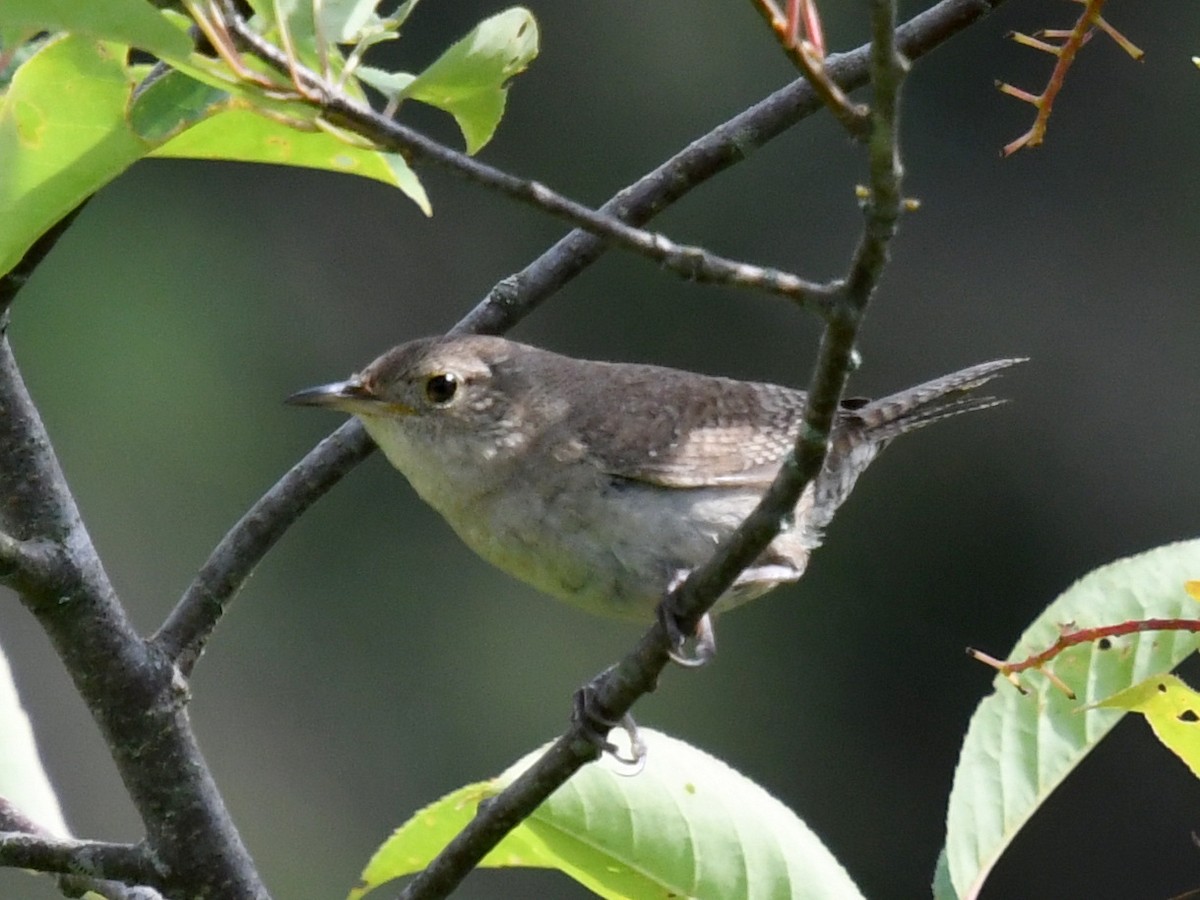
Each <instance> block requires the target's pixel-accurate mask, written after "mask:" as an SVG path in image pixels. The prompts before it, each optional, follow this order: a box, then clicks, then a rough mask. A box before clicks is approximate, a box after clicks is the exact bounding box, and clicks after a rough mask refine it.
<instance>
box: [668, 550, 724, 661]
mask: <svg viewBox="0 0 1200 900" xmlns="http://www.w3.org/2000/svg"><path fill="white" fill-rule="evenodd" d="M686 577H687V573H686V572H681V573H679V574H678V575H676V577H675V579H674V580H673V581H672V582H671V585H670V586H669V587H668V588H667V594H666V596H665V597H663V599H662V602H661V603H659V604H658V610H657V615H658V621H659V624H661V625H662V628H663V631H665V632H666V634H667V643H668V646H669V649H668V650H667V656H668V657H670V659H671V662H673V663H675V664H677V665H680V666H683V667H684V668H685V669H698V668H700V667H701V666H703V665H707V664H708V663H709V662H711V661H712V658H713V657H714V656H716V655H717V634H716V632H715V631H714V630H713V624H712V618H711V617H710V616H709V615H708V613H705V614H704V615H703V616H701V617H700V621H699V622H697V623H696V628H695V630H694V631H692V633H691V634H688V633H687V632H686V631H685V630H684V629H683V628H682V627H680V625H679V616H678V614H677V613H676V612H675V603H674V600H673V599H672V598H673V597H674V596H675V588H677V587H679V585H680V584H681V583H682V582H683V579H685V578H686ZM689 641H691V642H693V647H692V653H691V654H690V655H689V654H687V653H684V652H683V651H684V649H685V648H686V647H687V645H688V642H689Z"/></svg>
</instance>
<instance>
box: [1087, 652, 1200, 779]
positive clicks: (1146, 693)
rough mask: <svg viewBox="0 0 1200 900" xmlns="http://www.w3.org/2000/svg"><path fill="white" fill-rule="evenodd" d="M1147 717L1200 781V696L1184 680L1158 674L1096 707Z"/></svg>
mask: <svg viewBox="0 0 1200 900" xmlns="http://www.w3.org/2000/svg"><path fill="white" fill-rule="evenodd" d="M1095 705H1096V706H1099V707H1104V708H1106V709H1126V710H1129V711H1130V712H1139V713H1141V714H1142V715H1143V716H1145V717H1146V721H1147V722H1148V723H1149V724H1150V728H1151V729H1152V730H1153V731H1154V736H1155V737H1157V738H1158V739H1159V740H1160V741H1162V743H1163V745H1164V746H1165V747H1166V748H1167V749H1168V750H1170V751H1171V752H1172V753H1174V754H1175V755H1176V756H1178V757H1179V758H1180V759H1182V760H1183V761H1184V762H1185V763H1186V764H1187V767H1188V768H1189V769H1191V770H1192V774H1193V775H1195V776H1196V777H1198V778H1200V694H1197V693H1196V692H1195V691H1193V690H1192V689H1191V688H1190V687H1188V686H1187V684H1185V683H1184V681H1183V679H1182V678H1179V677H1177V676H1175V675H1159V676H1158V677H1157V678H1148V679H1147V680H1145V681H1143V682H1141V683H1140V684H1135V685H1134V686H1133V687H1131V688H1127V689H1126V690H1123V691H1119V692H1117V693H1116V694H1113V695H1112V696H1111V697H1109V698H1108V699H1107V700H1101V701H1100V702H1099V703H1097V704H1095Z"/></svg>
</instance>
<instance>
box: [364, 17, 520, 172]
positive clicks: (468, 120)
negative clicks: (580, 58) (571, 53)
mask: <svg viewBox="0 0 1200 900" xmlns="http://www.w3.org/2000/svg"><path fill="white" fill-rule="evenodd" d="M537 53H538V27H537V21H536V20H535V19H534V18H533V13H531V12H530V11H529V10H527V9H524V8H523V7H519V6H514V7H513V8H511V9H507V10H505V11H504V12H502V13H498V14H497V15H494V16H492V17H491V18H489V19H485V20H484V21H482V22H480V23H479V24H478V25H476V26H475V28H474V29H472V30H471V33H470V34H468V35H467V36H466V37H464V38H463V39H462V40H460V41H458V42H456V43H455V44H454V45H453V46H451V47H450V49H448V50H447V51H446V52H445V53H443V54H442V55H441V56H439V57H438V58H437V59H436V60H435V61H434V62H433V64H432V65H430V66H429V68H427V69H425V71H423V72H421V73H420V74H419V75H417V77H416V78H414V79H413V80H412V81H410V82H409V83H408V84H407V85H406V86H405V87H404V89H403V90H402V91H401V97H402V98H404V97H409V98H412V99H413V100H420V101H421V102H422V103H428V104H430V105H431V106H436V107H437V108H438V109H442V110H445V111H446V112H448V113H450V115H452V116H454V120H455V121H456V122H457V123H458V127H459V130H461V131H462V133H463V139H464V140H465V141H466V142H467V152H468V153H475V152H477V151H478V150H479V149H480V148H481V147H483V145H484V144H486V143H487V142H488V141H490V140H491V139H492V135H493V134H494V133H495V131H496V126H497V125H498V124H499V122H500V117H501V116H502V115H503V114H504V103H505V99H506V98H507V96H508V88H507V83H508V80H509V79H510V78H512V77H513V76H514V75H517V74H519V73H521V72H523V71H525V68H526V67H527V66H528V65H529V63H530V62H531V61H532V60H533V59H534V57H536V56H537ZM364 80H365V79H364Z"/></svg>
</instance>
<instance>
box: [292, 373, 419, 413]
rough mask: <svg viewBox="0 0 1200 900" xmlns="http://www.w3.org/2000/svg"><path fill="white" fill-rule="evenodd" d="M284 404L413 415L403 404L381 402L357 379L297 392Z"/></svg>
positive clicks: (344, 410)
mask: <svg viewBox="0 0 1200 900" xmlns="http://www.w3.org/2000/svg"><path fill="white" fill-rule="evenodd" d="M283 402H284V403H288V404H291V405H292V406H319V407H323V408H325V409H337V410H341V411H342V412H347V413H351V414H359V415H376V416H378V415H380V414H382V413H388V412H391V413H406V412H411V410H409V409H408V408H407V407H402V406H401V404H398V403H389V402H387V401H386V400H383V399H381V398H380V397H379V396H377V395H376V394H375V392H374V391H372V390H371V389H370V388H369V387H367V386H366V385H364V384H363V383H362V381H360V380H359V378H358V377H357V376H354V377H351V378H347V379H346V380H345V381H335V382H333V383H331V384H322V385H320V386H318V387H312V388H308V389H307V390H303V391H297V392H296V393H294V394H292V396H290V397H288V398H287V399H286V400H285V401H283Z"/></svg>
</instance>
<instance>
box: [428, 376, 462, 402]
mask: <svg viewBox="0 0 1200 900" xmlns="http://www.w3.org/2000/svg"><path fill="white" fill-rule="evenodd" d="M456 393H458V376H457V375H455V374H454V373H453V372H441V373H439V374H437V375H430V376H429V377H428V378H427V379H425V398H426V399H427V400H428V401H429V402H430V403H432V404H434V405H435V406H445V405H446V404H447V403H449V402H450V401H451V400H453V399H454V395H455V394H456Z"/></svg>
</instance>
